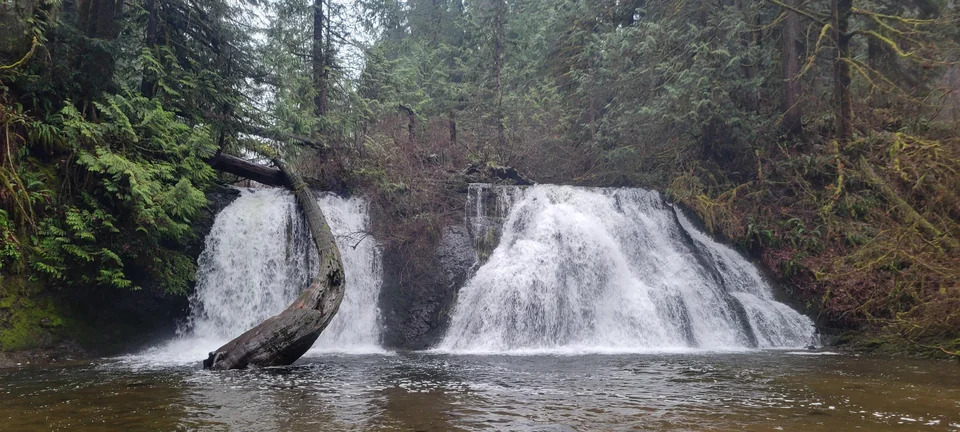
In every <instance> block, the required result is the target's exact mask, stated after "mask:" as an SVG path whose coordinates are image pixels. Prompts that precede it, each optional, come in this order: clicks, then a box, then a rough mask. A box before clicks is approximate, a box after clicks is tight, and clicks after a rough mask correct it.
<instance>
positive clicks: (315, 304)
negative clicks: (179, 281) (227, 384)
mask: <svg viewBox="0 0 960 432" xmlns="http://www.w3.org/2000/svg"><path fill="white" fill-rule="evenodd" d="M272 159H273V162H274V163H275V164H276V165H277V166H278V167H279V168H280V171H281V172H282V173H283V175H284V176H285V177H286V180H287V186H288V187H289V188H290V189H292V190H293V193H294V195H296V197H297V203H298V204H299V205H300V209H301V210H302V211H303V215H304V217H305V218H306V220H307V227H308V228H309V229H310V234H311V236H312V237H313V242H314V245H315V246H316V248H317V254H318V256H319V257H320V269H319V271H318V272H317V275H316V276H315V277H314V278H313V280H312V281H311V282H310V286H308V287H307V289H306V290H304V291H303V292H302V293H301V294H300V296H299V297H297V299H296V300H295V301H294V302H293V304H291V305H290V306H289V307H287V309H286V310H284V311H283V312H281V313H280V314H279V315H276V316H273V317H271V318H269V319H267V320H266V321H264V322H262V323H260V324H259V325H258V326H256V327H254V328H252V329H250V330H247V331H246V332H245V333H243V334H242V335H240V336H238V337H237V338H236V339H234V340H232V341H230V342H228V343H227V344H226V345H224V346H222V347H220V348H219V349H217V350H216V351H214V352H211V353H210V356H209V357H208V358H207V359H206V360H205V361H204V362H203V367H204V368H205V369H215V370H226V369H243V368H246V367H248V366H258V367H264V366H281V365H288V364H291V363H293V362H295V361H296V360H297V359H298V358H300V357H301V356H303V354H304V353H306V352H307V350H309V349H310V347H311V346H313V343H314V342H316V340H317V338H318V337H320V333H321V332H323V329H325V328H326V327H327V325H328V324H330V321H331V320H332V319H333V317H334V315H336V313H337V310H338V309H339V308H340V303H341V302H342V301H343V292H344V281H345V279H344V274H343V264H342V262H341V260H340V251H339V249H337V244H336V243H335V242H334V238H333V233H332V232H331V231H330V226H329V225H327V221H326V219H325V218H324V216H323V212H322V211H321V210H320V206H319V205H318V204H317V199H316V197H315V196H314V195H313V192H311V190H310V188H308V187H307V185H306V183H304V181H303V179H302V178H301V177H300V176H299V175H298V174H297V173H295V172H294V171H293V170H292V169H291V168H290V167H289V166H287V164H286V163H285V162H284V161H283V160H282V159H280V157H279V156H276V155H273V157H272Z"/></svg>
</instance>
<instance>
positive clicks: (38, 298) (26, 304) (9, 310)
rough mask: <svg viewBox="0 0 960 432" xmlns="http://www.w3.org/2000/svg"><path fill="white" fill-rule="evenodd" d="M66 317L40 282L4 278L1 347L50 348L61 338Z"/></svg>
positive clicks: (0, 307) (0, 305) (0, 294)
mask: <svg viewBox="0 0 960 432" xmlns="http://www.w3.org/2000/svg"><path fill="white" fill-rule="evenodd" d="M65 322H66V320H65V319H64V318H63V315H62V313H61V311H60V310H59V308H58V307H57V306H56V305H55V304H54V302H53V300H52V299H50V298H48V297H46V296H43V295H42V287H41V286H40V284H39V283H37V282H33V281H28V280H25V279H24V278H21V277H11V276H3V277H2V279H0V351H17V350H25V349H32V348H46V347H50V346H53V345H54V344H56V343H57V342H58V339H59V337H58V336H59V334H60V333H61V331H62V329H63V328H64V326H65Z"/></svg>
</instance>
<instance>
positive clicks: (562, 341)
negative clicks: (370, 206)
mask: <svg viewBox="0 0 960 432" xmlns="http://www.w3.org/2000/svg"><path fill="white" fill-rule="evenodd" d="M470 189H471V190H470V194H469V200H468V203H467V219H468V221H467V222H468V225H469V226H470V227H471V228H472V229H473V230H474V233H473V234H474V236H475V237H477V238H488V237H489V232H484V231H481V232H477V230H478V229H482V230H490V229H492V228H491V227H492V226H497V225H499V226H500V228H499V230H500V231H501V233H502V234H501V238H500V241H499V244H498V245H497V247H496V249H494V250H493V253H492V254H491V255H490V257H489V259H488V260H487V261H486V263H484V264H483V265H482V266H481V267H480V268H479V269H478V270H477V272H476V274H475V275H474V277H473V278H472V279H471V280H470V281H469V282H468V283H467V284H466V286H464V287H463V288H462V289H461V290H460V292H459V294H458V298H457V304H456V306H455V308H454V311H453V314H452V322H451V325H450V328H449V330H448V331H447V334H446V336H445V337H444V339H443V340H442V341H441V342H440V344H439V345H438V347H437V348H438V350H440V351H447V352H461V353H503V352H513V353H538V352H556V353H579V352H601V353H602V352H652V351H659V352H663V351H685V350H691V349H696V350H742V349H750V348H799V347H806V346H808V345H810V344H812V343H814V339H815V336H814V334H815V330H814V326H813V323H812V322H811V320H810V319H809V318H807V317H806V316H804V315H802V314H800V313H798V312H797V311H795V310H793V309H791V308H790V307H788V306H787V305H785V304H783V303H780V302H778V301H776V300H775V299H774V297H773V291H772V289H771V287H770V286H769V284H768V283H766V282H765V281H764V279H763V277H761V275H760V274H759V272H758V271H757V269H756V268H755V267H754V266H753V265H752V264H751V263H749V262H748V261H747V260H746V259H744V258H743V257H741V256H740V255H739V254H737V253H736V252H735V251H733V250H732V249H730V248H728V247H726V246H723V245H721V244H718V243H717V242H715V241H713V240H711V239H710V238H709V237H708V236H707V235H705V234H703V233H702V232H700V231H698V230H697V229H696V228H694V227H693V226H692V224H691V223H690V222H689V221H688V220H686V218H684V217H683V215H682V214H681V213H680V212H678V211H676V210H675V209H674V208H673V207H672V206H671V205H670V204H669V203H667V202H666V201H665V200H664V199H663V197H662V196H661V195H660V194H659V193H657V192H653V191H647V190H642V189H597V188H576V187H570V186H533V187H529V188H518V187H507V186H490V185H472V186H471V188H470ZM491 206H495V207H492V208H491Z"/></svg>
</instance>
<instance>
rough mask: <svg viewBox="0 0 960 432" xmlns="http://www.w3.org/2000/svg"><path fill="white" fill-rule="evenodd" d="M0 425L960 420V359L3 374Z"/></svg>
mask: <svg viewBox="0 0 960 432" xmlns="http://www.w3.org/2000/svg"><path fill="white" fill-rule="evenodd" d="M0 430H3V431H34V430H69V431H114V430H151V431H153V430H158V431H167V430H215V431H220V430H223V431H227V430H229V431H330V430H363V431H367V430H420V431H434V430H436V431H445V430H531V431H568V430H657V431H661V430H691V431H700V430H722V431H742V430H747V431H769V430H785V431H849V430H865V431H886V430H894V431H900V430H902V431H913V430H931V431H941V430H960V365H957V364H956V363H948V362H933V361H931V362H925V361H914V360H904V359H890V358H875V357H855V356H825V355H821V356H810V355H795V354H789V353H779V352H752V353H741V354H684V355H607V356H529V357H522V356H453V355H435V354H424V353H409V354H397V355H387V356H320V357H313V358H308V359H305V360H302V361H301V362H300V363H298V364H297V365H295V366H293V367H287V368H271V369H261V370H249V371H234V372H226V373H210V372H206V371H203V370H200V369H199V365H198V364H197V365H193V364H191V365H184V366H162V365H157V364H151V363H150V362H149V360H148V359H138V358H128V359H110V360H103V361H99V362H95V363H89V364H82V365H72V366H64V367H50V368H30V367H25V368H21V369H12V370H9V369H8V370H0Z"/></svg>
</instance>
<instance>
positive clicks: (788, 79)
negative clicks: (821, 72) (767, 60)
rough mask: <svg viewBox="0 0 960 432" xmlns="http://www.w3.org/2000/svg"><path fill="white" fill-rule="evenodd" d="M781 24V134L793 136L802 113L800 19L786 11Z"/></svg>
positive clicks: (792, 2) (793, 1)
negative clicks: (798, 45)
mask: <svg viewBox="0 0 960 432" xmlns="http://www.w3.org/2000/svg"><path fill="white" fill-rule="evenodd" d="M787 4H789V5H790V6H793V7H797V6H798V0H787ZM786 13H787V19H786V21H785V22H784V24H783V82H784V87H783V112H784V114H783V121H782V122H781V123H780V127H781V129H782V130H783V132H785V133H787V134H790V135H793V134H797V133H800V131H801V130H802V129H803V123H802V122H801V119H802V115H803V112H802V111H801V110H800V94H801V91H802V89H801V87H800V78H799V76H798V75H800V61H799V50H798V49H797V39H798V37H799V35H800V17H799V16H798V15H797V13H796V12H792V11H789V10H788V11H787V12H786Z"/></svg>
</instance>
